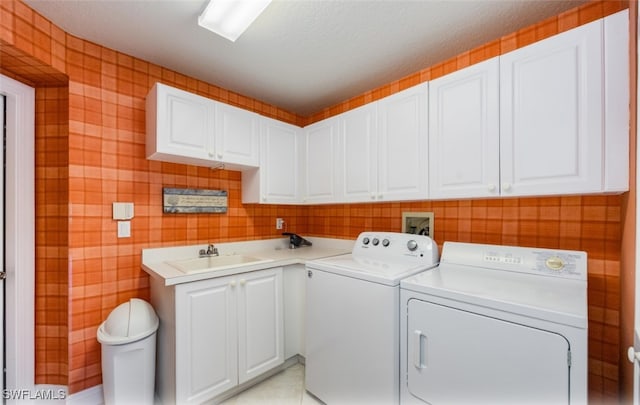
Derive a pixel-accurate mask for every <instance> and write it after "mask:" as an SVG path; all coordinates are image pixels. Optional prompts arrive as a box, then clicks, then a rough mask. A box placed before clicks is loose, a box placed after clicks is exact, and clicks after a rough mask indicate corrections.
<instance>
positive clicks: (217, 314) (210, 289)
mask: <svg viewBox="0 0 640 405" xmlns="http://www.w3.org/2000/svg"><path fill="white" fill-rule="evenodd" d="M234 284H235V279H234V278H232V277H224V278H218V279H211V280H205V281H199V282H195V283H186V284H180V285H178V286H176V342H175V345H176V402H177V403H180V404H181V403H185V404H186V403H202V402H204V401H205V400H208V399H211V398H213V397H215V396H216V395H219V394H220V393H222V392H224V391H226V390H228V389H229V388H232V387H234V386H236V385H237V384H238V367H237V366H238V363H237V358H236V354H237V344H238V343H237V342H238V336H237V316H236V311H237V304H236V292H235V289H237V288H238V287H237V286H234Z"/></svg>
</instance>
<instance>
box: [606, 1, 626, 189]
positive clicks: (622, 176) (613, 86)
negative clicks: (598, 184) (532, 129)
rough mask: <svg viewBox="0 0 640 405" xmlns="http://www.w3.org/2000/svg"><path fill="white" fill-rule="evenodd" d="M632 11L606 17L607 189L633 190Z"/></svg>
mask: <svg viewBox="0 0 640 405" xmlns="http://www.w3.org/2000/svg"><path fill="white" fill-rule="evenodd" d="M629 103H630V100H629V10H628V9H627V10H623V11H620V12H618V13H616V14H612V15H610V16H607V17H605V19H604V105H605V110H604V118H605V127H604V128H605V138H604V151H605V158H604V160H605V171H604V191H606V192H621V191H627V190H629Z"/></svg>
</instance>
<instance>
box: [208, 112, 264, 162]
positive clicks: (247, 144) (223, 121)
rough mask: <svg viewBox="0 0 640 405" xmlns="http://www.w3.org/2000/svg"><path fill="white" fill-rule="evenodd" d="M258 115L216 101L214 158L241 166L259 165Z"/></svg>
mask: <svg viewBox="0 0 640 405" xmlns="http://www.w3.org/2000/svg"><path fill="white" fill-rule="evenodd" d="M259 136H260V115H258V114H255V113H253V112H251V111H247V110H243V109H241V108H237V107H234V106H231V105H227V104H222V103H216V136H215V153H216V155H215V158H216V160H219V161H221V162H228V163H234V164H238V165H242V166H255V167H257V166H259V164H260V155H259V147H258V145H260V142H259Z"/></svg>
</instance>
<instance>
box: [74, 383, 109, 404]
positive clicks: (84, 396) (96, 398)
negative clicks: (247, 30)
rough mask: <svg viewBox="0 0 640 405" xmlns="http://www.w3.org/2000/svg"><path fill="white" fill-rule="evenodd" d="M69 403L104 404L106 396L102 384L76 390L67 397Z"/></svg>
mask: <svg viewBox="0 0 640 405" xmlns="http://www.w3.org/2000/svg"><path fill="white" fill-rule="evenodd" d="M67 404H68V405H103V404H104V396H103V394H102V385H96V386H94V387H91V388H87V389H86V390H84V391H80V392H76V393H75V394H73V395H69V397H68V398H67Z"/></svg>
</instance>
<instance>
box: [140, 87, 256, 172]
mask: <svg viewBox="0 0 640 405" xmlns="http://www.w3.org/2000/svg"><path fill="white" fill-rule="evenodd" d="M259 119H260V116H259V115H257V114H255V113H253V112H251V111H246V110H243V109H241V108H236V107H233V106H230V105H227V104H223V103H219V102H216V101H214V100H211V99H208V98H205V97H201V96H198V95H196V94H193V93H189V92H186V91H183V90H180V89H176V88H173V87H170V86H167V85H164V84H161V83H156V84H155V85H154V86H153V88H152V89H151V91H150V92H149V94H148V95H147V99H146V122H147V141H146V142H147V144H146V148H147V158H148V159H151V160H160V161H163V162H173V163H184V164H191V165H197V166H209V167H214V166H218V164H219V163H224V165H225V167H226V168H229V169H233V170H238V169H242V168H245V167H257V166H258V164H259V154H258V153H259V138H258V133H259V132H258V128H259Z"/></svg>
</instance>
